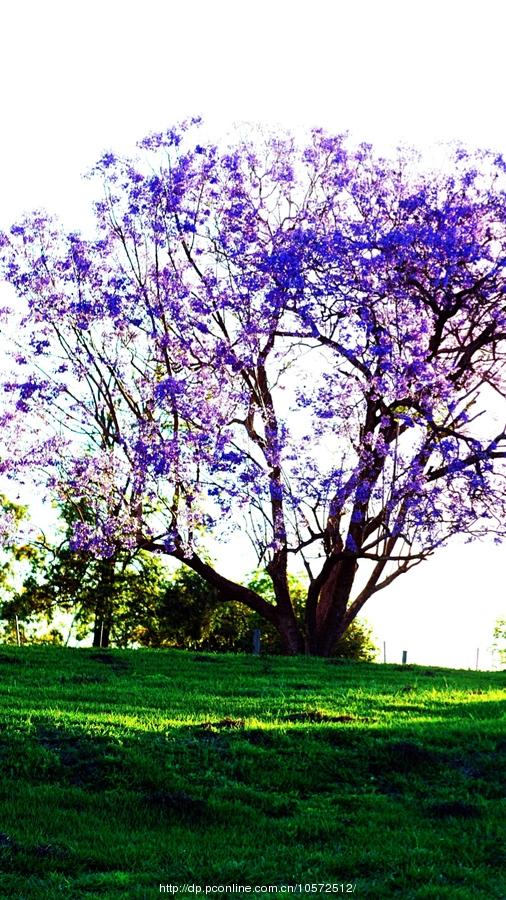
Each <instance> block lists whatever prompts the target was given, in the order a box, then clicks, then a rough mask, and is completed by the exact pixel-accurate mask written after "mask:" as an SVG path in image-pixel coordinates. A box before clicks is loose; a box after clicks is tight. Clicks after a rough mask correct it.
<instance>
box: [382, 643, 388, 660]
mask: <svg viewBox="0 0 506 900" xmlns="http://www.w3.org/2000/svg"><path fill="white" fill-rule="evenodd" d="M386 661H387V642H386V641H383V662H384V663H386Z"/></svg>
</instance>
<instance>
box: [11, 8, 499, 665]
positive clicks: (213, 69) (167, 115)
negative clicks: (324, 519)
mask: <svg viewBox="0 0 506 900" xmlns="http://www.w3.org/2000/svg"><path fill="white" fill-rule="evenodd" d="M505 19H506V10H505V7H504V4H503V3H502V2H500V0H481V2H480V3H478V2H465V0H461V2H458V0H439V2H434V0H425V2H421V0H418V2H413V0H412V2H406V0H362V2H340V0H311V2H309V0H305V2H296V0H270V2H266V0H257V2H248V0H241V2H238V0H214V2H209V0H192V2H191V3H190V2H187V3H184V2H181V0H178V2H174V0H165V2H163V0H142V2H128V0H100V2H97V0H86V2H83V0H80V2H79V0H73V2H68V0H16V2H13V0H11V2H9V3H5V4H2V22H1V32H0V84H1V87H2V103H1V110H2V125H3V127H2V140H1V144H0V162H1V165H0V201H1V202H0V226H4V227H5V226H7V225H9V224H10V223H11V222H12V221H13V220H14V219H16V218H17V217H19V216H20V215H21V213H22V212H23V211H24V210H29V209H32V208H35V207H46V208H48V209H50V210H51V211H54V212H57V213H59V214H60V215H61V217H62V218H63V219H64V220H65V221H66V222H67V223H68V224H69V227H76V226H79V224H83V223H85V221H86V216H87V210H88V208H89V186H88V183H87V182H83V181H82V180H81V178H80V175H81V173H83V172H84V171H86V170H87V169H88V168H89V167H90V166H91V165H92V164H93V163H94V162H95V160H96V159H97V158H98V156H99V155H100V154H101V153H102V152H103V151H104V150H106V149H114V150H115V151H119V152H122V151H124V152H128V151H130V150H131V149H132V148H133V145H134V142H135V141H136V140H137V139H138V138H140V137H142V136H144V134H145V133H147V132H149V131H151V130H156V129H162V128H164V127H167V126H169V125H172V124H174V123H175V122H177V121H178V120H179V119H181V118H186V117H187V116H192V115H203V116H204V118H205V119H206V120H207V121H208V122H209V123H210V125H211V126H212V127H213V128H214V129H222V130H225V129H228V128H229V127H230V126H231V125H232V124H233V123H234V122H235V121H241V120H254V121H260V122H266V123H269V124H276V123H279V124H282V125H285V126H286V125H288V126H292V127H296V126H304V125H323V126H325V127H328V128H330V129H335V130H336V131H343V130H350V131H351V132H352V134H353V135H354V136H355V137H357V138H360V139H367V140H370V141H371V142H372V143H376V144H381V145H392V144H395V143H396V142H397V141H406V142H408V143H414V144H416V145H418V146H424V147H426V146H428V145H430V144H432V143H434V142H437V141H440V140H453V139H459V140H463V141H464V142H466V143H468V144H471V145H477V146H487V147H492V148H494V149H498V150H501V151H502V152H506V116H505V115H504V105H505V96H506V90H505V89H506V67H505V53H504V33H505V24H506V21H505ZM505 561H506V547H505V548H497V547H494V546H493V545H492V544H490V545H489V544H482V545H459V544H458V543H457V544H455V546H454V547H453V548H452V549H448V550H444V551H442V553H441V554H440V555H439V557H436V558H435V559H434V560H431V561H429V562H428V563H426V564H425V565H424V566H420V567H418V568H416V569H415V570H414V571H413V572H412V573H411V574H409V575H407V576H405V577H404V578H401V579H400V580H399V581H398V582H397V584H396V585H394V586H393V587H392V588H390V589H388V590H387V591H385V592H383V593H381V594H378V595H377V596H376V597H375V598H373V599H372V600H371V601H370V602H369V605H368V607H366V610H365V614H366V617H367V618H368V619H369V621H370V622H371V623H372V624H373V625H374V628H375V632H376V636H377V638H378V639H379V640H380V641H381V642H382V641H383V640H385V641H386V642H387V655H388V659H389V661H394V660H400V655H401V651H402V649H407V650H408V660H410V661H412V662H414V661H419V662H422V663H434V664H439V665H460V666H463V667H473V666H474V664H475V659H476V649H477V648H478V647H479V648H480V663H482V664H483V665H484V666H486V665H490V659H489V657H488V656H487V654H486V651H487V648H488V646H489V645H490V643H491V641H492V630H493V624H494V621H495V619H496V617H497V616H499V615H500V614H503V615H504V614H505V608H506V603H505V602H504V592H505V588H504V584H503V582H504V578H503V572H504V563H505ZM250 564H251V563H250V561H249V560H248V561H247V565H250ZM222 568H223V569H225V568H226V566H225V563H224V564H223V567H222Z"/></svg>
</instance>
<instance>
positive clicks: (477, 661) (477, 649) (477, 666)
mask: <svg viewBox="0 0 506 900" xmlns="http://www.w3.org/2000/svg"><path fill="white" fill-rule="evenodd" d="M479 663H480V648H479V647H477V648H476V671H478V669H479Z"/></svg>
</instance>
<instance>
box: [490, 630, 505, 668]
mask: <svg viewBox="0 0 506 900" xmlns="http://www.w3.org/2000/svg"><path fill="white" fill-rule="evenodd" d="M491 650H492V653H494V654H495V655H496V656H497V657H498V659H499V663H500V664H501V665H502V666H505V665H506V619H498V620H497V622H496V623H495V628H494V643H493V644H492V647H491Z"/></svg>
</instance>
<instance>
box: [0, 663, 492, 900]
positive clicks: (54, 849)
mask: <svg viewBox="0 0 506 900" xmlns="http://www.w3.org/2000/svg"><path fill="white" fill-rule="evenodd" d="M505 687H506V674H505V673H501V672H498V673H487V672H483V673H481V672H464V671H451V670H445V669H424V668H421V667H415V666H404V667H401V666H380V665H373V664H365V663H341V664H339V663H338V662H336V661H325V660H314V659H279V658H259V659H258V658H254V657H240V656H237V657H234V656H223V655H199V656H195V655H194V654H191V653H185V652H178V651H108V652H97V651H93V650H77V649H76V650H73V649H57V648H51V647H31V648H19V649H18V648H11V647H0V696H1V704H2V709H1V715H0V771H1V774H2V780H1V783H0V896H2V897H10V898H39V897H40V898H60V897H62V896H67V897H71V898H80V897H86V898H95V897H96V898H106V900H107V898H113V897H114V898H117V897H125V898H129V897H132V898H135V897H139V898H141V897H142V898H150V897H153V898H154V897H155V896H160V888H159V885H160V884H163V885H167V884H173V885H179V886H181V891H182V885H184V884H185V883H187V884H188V883H189V884H196V885H199V886H201V887H202V889H203V894H204V889H205V885H225V884H227V883H228V884H231V883H235V884H241V885H250V886H254V885H273V886H278V892H279V893H281V886H282V885H286V884H290V885H292V884H302V886H303V887H302V893H305V892H306V891H305V890H304V885H310V884H313V883H323V884H325V885H327V884H329V885H341V884H344V885H346V884H347V883H351V884H353V885H356V887H355V889H354V894H355V896H357V897H374V898H389V897H399V898H402V900H410V898H417V900H433V898H436V900H445V898H451V900H464V898H473V900H491V898H504V897H506V881H505V879H504V875H503V874H502V873H504V871H505V864H506V855H505V846H506V841H505V837H506V835H505V833H504V819H505V808H504V796H505V791H504V784H502V783H501V774H504V771H505V770H506V765H505V762H506V736H505V732H504V719H501V712H502V709H503V708H504V699H505V696H506V694H505V690H504V688H505ZM334 891H335V888H334ZM215 896H216V894H215Z"/></svg>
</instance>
